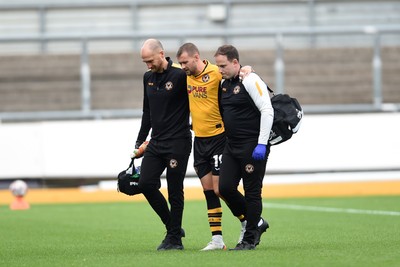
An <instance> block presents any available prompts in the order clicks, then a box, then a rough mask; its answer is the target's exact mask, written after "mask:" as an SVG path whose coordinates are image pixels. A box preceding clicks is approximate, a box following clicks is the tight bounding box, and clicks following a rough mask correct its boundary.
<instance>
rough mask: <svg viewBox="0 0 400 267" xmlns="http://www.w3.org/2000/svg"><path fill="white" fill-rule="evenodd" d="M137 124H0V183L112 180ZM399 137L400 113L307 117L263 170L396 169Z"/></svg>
mask: <svg viewBox="0 0 400 267" xmlns="http://www.w3.org/2000/svg"><path fill="white" fill-rule="evenodd" d="M139 126H140V120H139V119H126V120H102V121H66V122H35V123H23V124H22V123H17V124H10V123H4V124H1V123H0V179H6V178H57V177H60V178H61V177H62V178H65V177H87V178H112V177H115V176H116V174H117V173H118V172H120V171H121V170H122V169H124V168H126V167H127V165H128V164H129V161H130V159H129V154H130V153H131V152H132V149H133V147H134V143H135V141H136V136H137V132H138V130H139ZM399 133H400V113H380V114H355V115H354V114H353V115H345V114H342V115H307V114H306V115H305V117H304V119H303V124H302V126H301V128H300V131H299V132H298V133H297V134H296V135H294V136H293V138H292V139H291V140H289V141H287V142H286V143H283V144H280V145H278V146H274V147H272V152H271V155H270V159H269V162H268V165H267V171H269V172H288V171H289V172H292V171H293V172H296V171H316V172H318V171H343V170H374V169H397V170H399V169H400V152H399V151H400V138H399ZM192 163H193V160H192V157H191V160H190V162H189V167H188V175H194V170H193V167H192Z"/></svg>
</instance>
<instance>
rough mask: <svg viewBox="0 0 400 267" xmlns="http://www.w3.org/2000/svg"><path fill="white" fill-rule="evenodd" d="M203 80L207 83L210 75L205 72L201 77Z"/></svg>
mask: <svg viewBox="0 0 400 267" xmlns="http://www.w3.org/2000/svg"><path fill="white" fill-rule="evenodd" d="M201 80H202V81H203V83H206V82H208V81H209V80H210V75H208V74H205V75H203V76H202V77H201Z"/></svg>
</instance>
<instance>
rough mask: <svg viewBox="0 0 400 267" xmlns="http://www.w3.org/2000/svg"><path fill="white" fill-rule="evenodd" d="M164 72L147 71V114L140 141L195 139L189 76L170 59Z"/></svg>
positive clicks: (144, 103) (140, 132)
mask: <svg viewBox="0 0 400 267" xmlns="http://www.w3.org/2000/svg"><path fill="white" fill-rule="evenodd" d="M166 59H167V60H168V67H167V69H166V70H164V71H163V72H162V73H156V72H152V71H150V70H149V71H147V72H146V73H145V74H144V75H143V88H144V99H143V115H142V125H141V127H140V131H139V135H138V138H137V140H140V141H144V140H146V137H147V135H148V134H149V131H150V128H151V129H152V132H151V138H152V139H155V140H160V141H161V140H168V139H178V138H189V137H191V133H190V125H189V114H190V113H189V100H188V94H187V86H186V79H187V76H186V73H185V72H184V71H183V70H182V69H181V67H180V66H179V65H177V64H175V63H173V62H172V60H171V59H170V58H169V57H167V58H166Z"/></svg>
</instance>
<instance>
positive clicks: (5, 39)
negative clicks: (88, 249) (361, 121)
mask: <svg viewBox="0 0 400 267" xmlns="http://www.w3.org/2000/svg"><path fill="white" fill-rule="evenodd" d="M147 38H158V39H160V40H161V41H162V42H163V44H164V46H165V49H166V53H167V56H170V57H171V58H173V59H175V53H176V50H177V49H178V47H179V46H180V45H181V44H183V43H185V42H194V43H196V44H197V45H198V47H199V49H200V50H201V52H202V56H203V57H205V58H207V59H209V60H210V61H211V62H213V53H214V52H215V50H216V49H217V47H218V46H220V45H222V44H225V43H230V44H233V45H235V46H236V47H237V48H238V49H239V52H240V56H241V63H242V64H245V65H251V66H253V67H254V69H255V70H256V71H257V73H259V74H260V75H261V76H262V77H263V78H264V80H265V81H266V82H267V83H268V84H269V86H270V87H271V88H274V89H275V90H276V91H277V92H284V93H289V94H290V95H292V96H293V97H296V98H298V99H299V101H300V103H301V104H302V105H303V107H304V111H305V113H306V114H339V113H341V114H349V113H365V112H367V113H371V112H379V113H381V112H398V111H399V110H400V89H399V85H400V75H399V74H400V1H368V0H348V1H342V0H332V1H329V0H292V1H289V0H279V1H276V0H275V1H274V0H264V1H261V0H248V1H243V0H203V1H200V0H185V1H181V0H146V1H144V0H137V1H111V0H86V1H78V0H69V1H65V0H58V1H45V0H35V1H28V0H26V1H5V0H0V121H1V122H2V124H3V126H5V125H7V124H9V123H21V122H25V123H26V122H37V121H39V122H45V121H50V120H51V121H52V120H81V119H89V120H92V119H96V120H99V119H133V118H139V116H140V114H141V106H142V75H143V72H144V71H145V65H144V64H143V63H142V61H141V59H140V55H139V50H140V47H141V44H142V42H143V41H144V40H145V39H147ZM0 131H2V130H1V126H0ZM117 131H121V130H117ZM3 133H4V127H3ZM131 136H132V139H134V138H135V137H136V136H135V134H134V133H133V134H131ZM133 141H134V140H132V142H133ZM4 142H5V141H4ZM3 144H4V143H3ZM1 149H3V150H4V146H3V147H2V148H1ZM9 149H13V147H12V146H10V147H9ZM3 157H4V158H5V157H8V156H7V155H6V156H3ZM0 158H1V157H0ZM3 164H4V161H3ZM399 165H400V164H399ZM0 166H1V163H0ZM4 166H5V165H3V167H4ZM398 167H399V168H400V166H398ZM3 169H4V168H3ZM21 175H22V174H21ZM24 175H25V174H24ZM1 176H2V177H3V178H7V177H9V175H7V174H4V172H3V175H1ZM0 178H1V177H0Z"/></svg>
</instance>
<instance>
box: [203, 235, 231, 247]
mask: <svg viewBox="0 0 400 267" xmlns="http://www.w3.org/2000/svg"><path fill="white" fill-rule="evenodd" d="M225 249H226V246H225V244H224V241H223V240H222V236H219V237H217V238H214V236H213V238H212V240H211V241H210V243H208V244H207V246H206V247H205V248H203V249H202V250H201V251H208V250H225Z"/></svg>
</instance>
